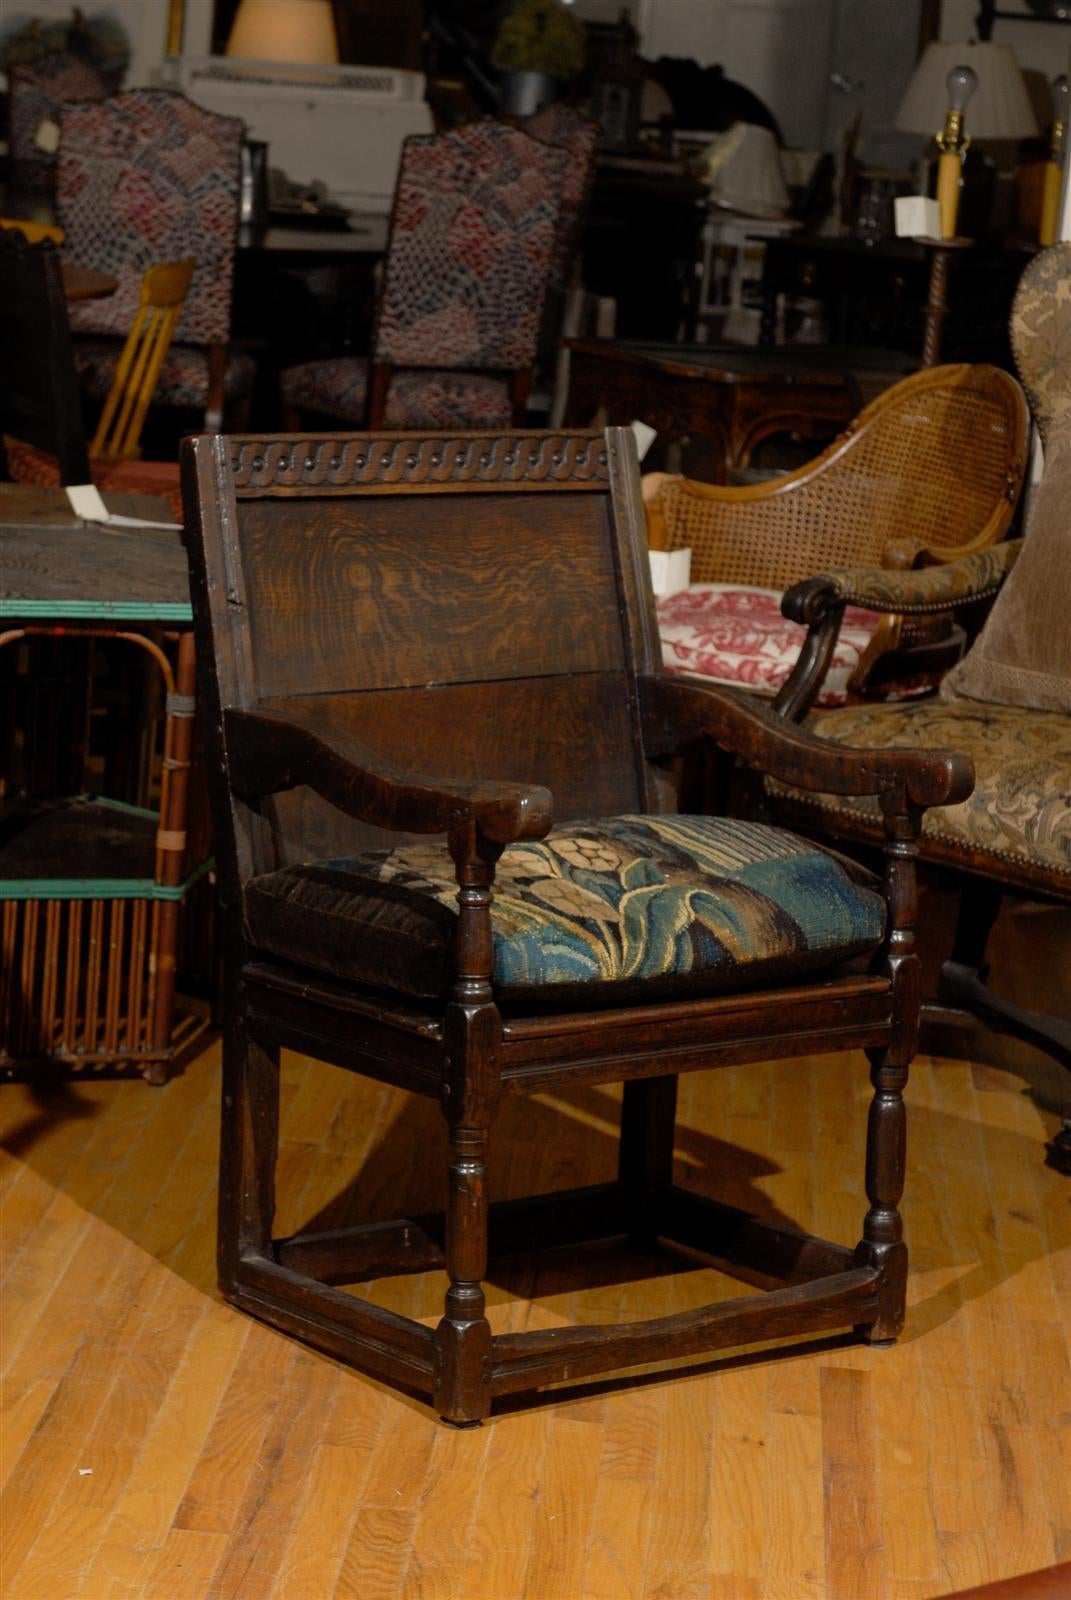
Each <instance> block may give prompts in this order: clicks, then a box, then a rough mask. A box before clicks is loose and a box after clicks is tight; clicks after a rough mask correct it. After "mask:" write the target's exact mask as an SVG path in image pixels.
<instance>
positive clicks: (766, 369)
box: [562, 339, 918, 388]
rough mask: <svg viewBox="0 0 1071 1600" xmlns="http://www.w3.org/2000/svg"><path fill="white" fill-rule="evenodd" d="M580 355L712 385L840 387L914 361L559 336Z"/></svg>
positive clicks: (818, 349) (795, 348)
mask: <svg viewBox="0 0 1071 1600" xmlns="http://www.w3.org/2000/svg"><path fill="white" fill-rule="evenodd" d="M562 343H563V344H564V345H565V346H566V347H567V348H568V349H569V350H572V351H573V352H574V353H576V354H579V355H581V356H595V357H601V358H602V359H603V360H605V361H611V362H614V363H619V364H622V365H627V366H639V367H652V366H654V367H657V368H659V370H660V371H663V372H672V373H676V374H679V375H680V376H682V377H689V378H702V379H705V380H706V381H708V382H710V383H733V384H735V383H743V382H747V383H749V384H755V385H765V384H768V385H770V386H773V387H780V386H783V385H784V384H785V382H786V381H792V380H793V379H796V380H799V379H804V380H805V381H806V382H807V383H813V384H818V385H823V384H828V385H829V386H830V387H831V388H841V387H843V384H844V378H845V374H846V373H852V372H858V371H861V370H865V371H870V370H874V371H886V370H887V371H890V372H893V373H895V374H896V376H898V377H900V376H905V375H906V374H907V373H909V372H913V371H915V369H916V367H917V365H918V363H917V362H915V361H914V360H913V359H912V357H911V356H909V355H904V354H902V353H901V352H899V351H891V350H866V349H862V348H859V349H850V350H849V349H844V350H840V349H836V348H834V347H831V346H824V345H715V344H672V343H668V342H655V341H653V340H647V339H563V340H562Z"/></svg>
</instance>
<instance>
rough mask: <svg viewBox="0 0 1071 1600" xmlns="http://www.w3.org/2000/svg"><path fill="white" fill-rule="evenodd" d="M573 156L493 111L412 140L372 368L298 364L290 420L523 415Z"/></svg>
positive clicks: (422, 421) (339, 361)
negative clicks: (565, 175) (486, 116)
mask: <svg viewBox="0 0 1071 1600" xmlns="http://www.w3.org/2000/svg"><path fill="white" fill-rule="evenodd" d="M567 161H568V157H567V156H566V154H565V152H564V151H562V150H558V149H554V148H553V147H552V146H550V145H548V144H544V143H543V142H542V141H541V140H539V139H534V138H532V137H531V136H530V135H529V134H527V133H523V132H522V131H521V130H520V129H518V128H511V127H509V126H507V125H506V124H505V123H500V122H493V121H491V120H490V119H488V120H487V121H485V122H473V123H469V124H467V125H465V126H464V127H461V128H455V129H454V130H453V131H452V132H450V133H443V134H431V135H423V134H415V135H413V136H412V137H411V138H408V139H407V140H406V141H405V144H404V145H403V147H402V160H401V166H400V168H399V172H398V183H397V187H396V189H395V193H394V207H393V211H392V215H391V229H390V241H389V243H388V245H387V260H386V267H385V270H384V276H383V291H382V294H381V296H380V300H379V305H378V307H377V310H376V319H375V328H374V330H373V337H372V351H373V353H372V361H371V366H370V365H369V363H368V362H367V361H365V360H364V359H362V358H361V357H357V356H339V357H332V358H330V359H327V360H322V361H306V362H303V363H302V364H301V365H300V366H296V367H289V368H288V369H287V370H286V371H285V372H284V373H283V375H282V380H281V390H282V398H283V404H284V407H285V408H286V410H287V416H288V420H289V422H290V423H291V425H292V426H293V427H295V428H296V427H298V426H300V418H301V416H302V415H304V414H305V413H314V414H316V415H320V416H327V417H333V418H337V419H340V420H342V421H345V422H348V423H350V424H352V425H356V426H363V425H365V423H367V425H368V426H369V427H372V428H382V427H386V428H495V427H508V426H509V424H510V422H511V421H512V422H514V423H516V424H519V423H523V421H524V413H525V405H526V402H527V399H528V392H529V388H530V385H531V377H532V365H533V362H534V361H535V357H536V345H537V341H538V339H539V328H540V319H541V316H542V311H543V301H544V297H545V295H546V290H547V284H548V282H549V280H550V276H551V273H552V271H553V268H554V265H555V259H556V255H555V252H556V251H557V249H558V244H559V214H560V207H561V191H562V177H563V173H564V171H565V168H566V165H567Z"/></svg>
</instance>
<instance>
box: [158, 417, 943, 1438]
mask: <svg viewBox="0 0 1071 1600" xmlns="http://www.w3.org/2000/svg"><path fill="white" fill-rule="evenodd" d="M183 450H184V455H183V473H184V484H183V486H184V493H185V498H186V502H187V505H188V507H189V513H190V515H189V518H188V541H189V544H190V548H191V563H192V567H191V570H192V583H193V596H194V607H195V614H196V617H197V622H198V627H199V636H198V637H199V643H198V657H199V662H200V665H201V670H202V673H203V680H202V681H203V689H204V693H205V694H206V696H207V701H206V718H205V720H206V732H207V734H208V736H209V737H210V739H211V740H212V741H213V746H212V752H211V761H210V766H211V770H212V773H213V775H214V777H213V782H214V792H213V799H214V804H215V809H216V823H217V830H218V832H217V840H218V847H219V862H220V872H221V880H220V881H221V904H222V908H223V915H224V917H225V919H226V935H225V941H224V943H225V948H226V950H227V960H228V972H227V978H226V1001H225V1010H226V1024H225V1033H226V1042H225V1045H224V1062H225V1064H224V1072H225V1078H226V1083H225V1088H224V1094H223V1106H224V1112H223V1116H224V1131H223V1141H222V1152H223V1154H222V1171H221V1210H220V1238H219V1265H220V1276H221V1282H222V1284H223V1287H224V1291H225V1293H226V1294H227V1295H228V1297H229V1298H230V1299H231V1300H233V1301H234V1302H235V1303H236V1304H238V1305H240V1306H243V1307H245V1308H246V1309H248V1310H249V1311H251V1312H252V1313H253V1314H254V1315H257V1316H260V1317H263V1318H265V1319H267V1320H268V1321H269V1322H272V1323H274V1324H275V1325H276V1326H278V1327H281V1328H283V1329H285V1330H286V1331H288V1332H290V1333H294V1334H297V1335H298V1336H300V1337H301V1338H303V1339H306V1340H308V1341H309V1342H310V1343H313V1344H316V1345H319V1346H320V1347H321V1348H324V1349H327V1350H330V1351H331V1352H332V1353H333V1354H335V1355H336V1356H341V1357H343V1358H344V1359H347V1360H349V1361H352V1362H353V1363H354V1364H355V1365H357V1366H359V1367H362V1368H364V1369H365V1370H367V1371H369V1372H371V1373H373V1374H375V1375H376V1376H378V1377H380V1378H384V1379H386V1380H387V1381H389V1382H392V1383H396V1384H398V1385H400V1386H402V1387H407V1388H409V1389H416V1390H417V1391H418V1392H420V1393H422V1394H423V1395H425V1396H427V1397H429V1398H430V1399H431V1402H432V1404H433V1405H434V1407H435V1408H436V1410H437V1411H438V1412H439V1414H440V1415H441V1416H443V1417H445V1418H448V1419H449V1420H450V1421H453V1422H459V1423H460V1422H474V1421H478V1420H479V1419H481V1418H482V1417H484V1416H486V1415H487V1413H488V1411H489V1409H490V1407H491V1403H492V1400H493V1399H496V1398H498V1397H501V1396H505V1395H508V1394H510V1393H512V1392H514V1391H526V1390H531V1389H535V1388H538V1387H540V1386H542V1385H543V1384H547V1383H553V1382H556V1381H558V1380H561V1379H563V1378H566V1377H570V1378H577V1377H583V1376H588V1375H591V1374H594V1373H597V1372H608V1371H617V1370H620V1369H622V1368H625V1367H628V1366H632V1365H635V1364H637V1363H640V1362H644V1361H650V1360H661V1359H664V1358H668V1357H673V1356H684V1355H687V1354H691V1353H694V1352H696V1351H699V1350H709V1349H714V1348H718V1347H719V1346H725V1345H728V1344H730V1343H731V1344H741V1343H747V1342H749V1341H754V1340H760V1339H766V1338H769V1337H773V1336H775V1335H793V1336H794V1335H800V1334H803V1333H806V1332H812V1331H817V1330H818V1329H828V1328H833V1327H838V1328H845V1329H847V1328H852V1327H856V1328H859V1329H860V1330H862V1332H863V1334H864V1336H865V1337H867V1338H870V1339H873V1340H878V1341H882V1340H885V1339H888V1338H892V1337H894V1336H895V1334H896V1332H897V1331H898V1329H899V1327H900V1324H901V1321H902V1318H903V1306H904V1280H905V1267H906V1256H905V1253H904V1251H905V1246H904V1244H903V1241H902V1238H901V1226H900V1219H899V1216H898V1213H897V1209H896V1208H897V1202H898V1200H899V1196H900V1190H901V1185H902V1157H903V1150H902V1139H903V1108H902V1103H901V1097H900V1091H901V1089H902V1087H903V1083H904V1081H905V1079H906V1075H907V1064H908V1061H909V1059H910V1056H911V1051H912V1039H913V1030H914V1008H915V999H914V995H915V957H914V956H913V954H912V953H911V945H912V937H913V934H912V926H911V925H912V917H913V909H912V907H913V898H912V854H913V847H912V843H911V839H912V833H913V829H914V827H915V816H916V810H915V808H916V806H922V807H925V806H926V805H929V804H944V803H946V802H950V801H955V800H959V799H962V798H963V797H964V796H965V795H966V793H967V792H968V790H969V787H970V774H969V769H968V767H967V765H966V763H964V762H963V761H961V760H960V758H959V757H957V756H952V755H949V754H948V753H940V752H920V751H901V752H896V753H895V754H890V755H888V756H884V757H882V758H881V759H880V760H878V761H872V760H867V761H865V762H862V763H861V762H859V761H858V760H857V759H856V758H855V757H854V756H853V755H852V754H851V753H850V752H845V751H843V750H840V751H837V752H836V753H835V754H833V755H832V764H831V752H829V751H828V750H827V749H825V748H824V747H823V746H822V745H820V744H819V743H817V742H816V741H812V740H810V739H809V738H808V737H807V736H806V735H805V734H802V733H800V732H799V731H798V730H795V729H792V728H791V727H789V726H788V725H787V724H785V723H783V722H781V721H779V720H778V719H777V718H775V717H773V716H771V715H770V713H769V712H767V711H766V710H764V709H763V708H761V707H751V706H750V705H748V704H746V703H744V702H742V701H741V700H740V699H739V698H738V697H735V696H733V695H730V694H727V693H725V692H723V691H720V690H717V689H713V688H706V687H699V686H694V685H690V684H685V683H683V682H681V681H680V680H675V679H670V678H667V677H666V676H665V675H664V674H663V673H662V672H661V670H660V668H659V666H658V662H657V647H656V642H655V641H656V634H655V620H654V611H653V605H652V599H651V593H650V587H649V576H648V573H647V558H646V550H645V543H644V538H643V525H642V514H641V509H640V498H639V480H638V473H637V468H636V461H635V449H634V445H633V441H632V437H631V434H630V433H629V432H628V431H627V430H625V429H611V430H608V432H607V433H606V434H605V435H601V434H598V433H577V434H567V433H553V432H551V433H527V432H507V433H497V434H489V433H482V434H480V433H478V434H474V435H473V434H468V435H466V434H454V435H450V434H443V433H439V434H432V435H430V436H429V435H419V434H411V433H410V434H404V433H403V434H400V435H391V434H361V435H344V436H342V437H335V438H330V437H328V438H325V437H322V436H321V437H317V438H310V437H309V436H307V435H306V436H304V437H301V436H299V437H298V438H293V437H289V436H280V437H274V438H250V437H244V436H239V437H233V438H221V437H212V436H206V437H201V438H198V439H195V440H192V441H187V442H186V444H185V445H184V447H183ZM703 738H709V739H712V740H714V741H715V742H716V743H718V744H719V745H724V746H725V747H726V748H730V749H733V750H735V751H737V752H738V753H739V754H741V755H742V756H744V757H745V758H746V759H748V760H751V761H754V762H756V763H757V764H758V766H760V767H761V768H763V769H764V770H767V771H772V772H776V773H779V774H780V775H781V776H786V775H788V774H789V773H791V774H794V775H795V778H796V779H797V781H801V782H803V783H812V784H816V785H821V786H823V787H828V786H830V785H832V786H833V787H834V788H837V789H840V790H843V791H846V792H851V793H856V792H867V793H871V792H872V793H880V795H881V796H882V800H883V804H884V806H885V810H886V815H887V816H888V819H889V824H888V825H889V834H888V849H889V860H888V867H887V871H886V874H885V878H884V880H882V879H881V878H880V877H871V876H869V875H867V874H857V873H855V872H854V871H853V870H851V869H846V868H845V867H844V866H843V864H842V863H841V862H840V861H839V860H838V859H837V858H836V857H834V856H833V855H830V854H827V853H826V852H824V851H823V850H821V849H815V848H813V847H811V846H809V845H807V844H805V843H804V842H803V841H802V840H800V839H798V838H796V837H795V836H793V835H791V834H788V833H785V832H783V831H781V830H779V829H775V828H767V827H764V826H755V825H753V824H751V823H748V822H740V821H731V820H726V819H723V818H718V817H708V816H682V815H677V814H674V812H673V811H672V809H671V795H670V792H669V789H668V786H667V782H666V774H665V769H664V765H663V764H664V763H666V762H669V761H671V760H672V758H673V756H674V753H675V752H676V751H678V750H679V749H681V748H682V747H683V746H685V745H687V744H690V743H692V742H693V741H695V740H696V739H703ZM851 1046H861V1047H865V1048H866V1049H867V1050H868V1051H869V1053H870V1060H871V1067H872V1074H873V1082H874V1084H875V1087H876V1096H877V1098H876V1102H875V1107H876V1108H875V1111H874V1113H873V1115H872V1117H871V1121H870V1153H869V1156H868V1163H867V1169H866V1171H867V1177H866V1191H867V1196H868V1200H869V1210H868V1211H867V1214H866V1217H865V1219H864V1221H863V1224H862V1232H861V1238H860V1240H859V1241H858V1242H855V1241H853V1242H852V1243H851V1244H850V1245H848V1246H844V1247H842V1246H837V1245H833V1244H828V1243H826V1242H824V1241H820V1240H816V1239H812V1238H809V1237H807V1236H805V1235H803V1234H796V1233H793V1232H786V1231H785V1230H784V1229H782V1228H780V1227H775V1226H770V1225H769V1224H765V1223H763V1222H761V1221H759V1220H757V1219H751V1218H748V1217H746V1216H745V1214H744V1213H742V1212H740V1211H739V1210H734V1209H733V1208H732V1207H731V1206H728V1205H721V1204H716V1203H714V1202H713V1201H708V1200H701V1199H699V1198H698V1197H697V1196H695V1195H694V1194H690V1193H685V1192H684V1191H682V1190H680V1189H677V1188H675V1187H674V1186H673V1184H672V1182H671V1177H672V1152H673V1124H674V1105H675V1090H676V1076H677V1074H678V1073H679V1072H682V1071H690V1070H693V1069H699V1068H710V1067H714V1066H717V1065H719V1064H721V1063H726V1062H729V1061H737V1062H739V1061H747V1060H760V1059H761V1060H763V1061H766V1060H770V1059H774V1060H776V1059H778V1058H780V1057H788V1056H794V1055H798V1054H800V1052H801V1051H808V1052H812V1053H813V1052H823V1051H827V1050H836V1051H841V1050H843V1049H845V1048H849V1047H851ZM281 1047H289V1048H292V1049H296V1050H299V1051H302V1052H304V1053H306V1054H308V1055H312V1056H315V1057H317V1058H318V1059H319V1060H321V1061H325V1062H329V1063H333V1064H335V1065H337V1066H343V1067H347V1068H349V1069H351V1070H356V1071H359V1072H364V1073H367V1074H369V1075H370V1076H372V1077H373V1078H376V1079H379V1080H381V1081H385V1082H387V1083H391V1084H395V1085H399V1086H404V1087H405V1088H407V1089H409V1090H412V1091H414V1092H416V1093H418V1094H422V1095H426V1096H429V1097H431V1098H433V1099H435V1100H438V1101H439V1103H440V1105H441V1107H442V1110H443V1114H444V1116H445V1119H446V1124H447V1134H448V1149H447V1153H446V1155H445V1158H444V1160H443V1188H444V1191H445V1210H444V1212H443V1213H442V1214H438V1215H434V1216H422V1217H420V1218H419V1219H416V1218H404V1217H401V1218H399V1219H398V1220H397V1221H392V1222H387V1223H378V1224H375V1225H373V1226H368V1225H362V1224H360V1223H356V1222H355V1225H354V1226H352V1227H345V1228H341V1229H339V1230H337V1231H334V1232H323V1231H319V1232H304V1233H298V1234H295V1235H291V1236H290V1237H288V1238H286V1239H281V1238H277V1237H275V1236H274V1228H273V1206H274V1201H273V1183H274V1177H273V1174H274V1170H275V1163H276V1128H277V1118H278V1076H277V1073H278V1059H279V1050H280V1048H281ZM615 1081H624V1082H625V1084H626V1087H625V1103H624V1113H623V1120H622V1140H621V1165H620V1176H619V1178H618V1179H617V1180H615V1181H614V1182H612V1183H609V1184H602V1185H598V1186H596V1187H592V1188H584V1189H580V1190H574V1191H571V1192H569V1193H567V1194H552V1195H549V1196H543V1197H538V1198H532V1199H528V1200H521V1201H512V1202H510V1203H508V1204H506V1205H503V1206H492V1205H491V1203H490V1196H489V1192H488V1177H487V1155H488V1147H489V1140H490V1137H491V1130H492V1124H493V1123H494V1122H495V1118H496V1114H497V1112H498V1110H499V1108H500V1107H501V1106H502V1105H503V1104H504V1102H505V1101H506V1100H508V1099H509V1098H510V1097H513V1096H517V1095H523V1094H531V1093H536V1092H539V1091H562V1090H565V1089H567V1088H568V1086H569V1085H570V1084H581V1083H582V1084H588V1085H591V1084H597V1083H607V1082H615ZM860 1209H861V1210H863V1209H865V1207H864V1205H863V1202H862V1199H861V1200H860ZM618 1234H627V1235H630V1236H631V1237H633V1239H635V1240H646V1241H648V1243H650V1244H653V1243H654V1241H655V1239H656V1238H662V1239H666V1238H668V1239H674V1240H677V1241H679V1242H680V1243H682V1244H684V1245H686V1246H687V1247H688V1248H690V1249H698V1250H699V1251H701V1252H706V1253H708V1254H714V1255H717V1256H718V1257H719V1258H723V1259H724V1258H726V1257H727V1258H729V1260H730V1261H731V1262H733V1263H735V1264H736V1269H737V1270H739V1271H740V1272H742V1273H745V1274H746V1273H749V1272H750V1273H753V1272H755V1271H760V1272H761V1273H762V1274H763V1275H764V1278H763V1281H764V1282H765V1281H770V1280H773V1281H776V1282H778V1284H779V1286H778V1287H776V1288H774V1289H772V1290H771V1291H770V1292H769V1293H767V1294H759V1295H754V1296H751V1297H749V1298H745V1299H732V1300H730V1301H728V1302H724V1303H719V1304H715V1305H707V1306H704V1307H701V1308H699V1309H696V1310H692V1311H689V1312H686V1313H680V1312H678V1313H677V1314H673V1315H667V1316H665V1317H659V1318H656V1319H654V1320H648V1321H641V1322H633V1323H629V1324H627V1325H624V1326H615V1327H606V1326H597V1325H596V1326H581V1327H555V1328H553V1329H550V1330H548V1331H540V1332H527V1333H495V1334H492V1330H491V1326H490V1323H489V1321H488V1318H487V1315H486V1311H485V1297H484V1291H483V1288H482V1279H483V1278H484V1276H485V1273H486V1270H487V1257H488V1246H489V1243H490V1249H491V1253H492V1255H496V1254H503V1255H508V1254H510V1253H516V1252H518V1251H522V1252H527V1251H530V1250H532V1249H533V1248H538V1247H543V1246H547V1247H550V1246H554V1245H558V1246H561V1245H569V1246H571V1247H575V1246H577V1245H578V1244H579V1243H581V1242H582V1241H584V1240H589V1239H591V1240H595V1239H607V1238H612V1237H613V1236H615V1235H618ZM442 1266H445V1269H446V1273H447V1276H448V1279H449V1287H448V1289H447V1292H446V1297H445V1302H444V1310H443V1316H442V1320H441V1321H440V1323H439V1325H438V1327H437V1328H435V1329H432V1328H430V1327H428V1326H426V1325H425V1324H423V1323H421V1322H419V1321H417V1320H414V1319H413V1318H410V1317H406V1316H402V1315H401V1314H399V1313H397V1312H395V1311H388V1310H385V1309H383V1308H382V1307H380V1306H379V1305H375V1304H372V1303H371V1302H369V1301H367V1300H364V1299H359V1298H356V1297H354V1296H352V1295H348V1294H345V1293H343V1292H341V1291H340V1289H339V1288H338V1287H337V1285H339V1284H343V1283H356V1282H360V1281H361V1280H363V1279H366V1278H369V1277H380V1276H383V1275H389V1274H391V1273H395V1272H413V1271H423V1270H426V1269H431V1268H433V1267H442ZM731 1270H732V1269H731ZM751 1281H754V1280H753V1279H752V1280H751Z"/></svg>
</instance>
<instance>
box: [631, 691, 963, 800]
mask: <svg viewBox="0 0 1071 1600" xmlns="http://www.w3.org/2000/svg"><path fill="white" fill-rule="evenodd" d="M639 691H640V713H641V716H642V718H643V732H644V742H645V746H646V750H647V754H648V755H649V756H660V755H673V754H676V753H677V752H678V751H679V750H681V749H682V748H683V747H684V746H685V745H686V744H688V743H689V742H691V741H692V740H694V739H697V738H707V739H713V740H714V742H715V743H716V744H718V745H720V746H721V747H722V749H724V750H729V751H731V752H732V753H733V754H735V755H738V756H740V757H741V758H742V759H743V760H744V761H746V762H747V763H748V765H749V766H753V767H756V768H757V769H758V770H759V771H761V772H764V773H767V774H768V775H769V776H770V777H772V778H777V779H779V780H780V781H781V782H782V783H788V784H791V785H792V786H793V787H794V788H797V789H814V790H818V791H819V792H821V793H827V794H829V793H831V794H845V795H868V794H873V795H882V794H885V793H888V792H890V791H895V790H897V789H900V788H902V789H903V791H904V793H905V795H906V798H907V799H908V800H909V801H910V802H911V803H912V804H913V805H915V806H919V807H926V806H948V805H957V804H958V803H959V802H960V801H962V800H966V798H967V796H968V795H969V794H970V792H971V790H972V789H973V788H974V767H973V764H972V762H971V761H970V759H969V758H968V757H967V756H964V755H960V754H959V753H958V752H957V751H954V750H906V749H905V750H856V749H853V748H851V747H850V746H846V745H839V744H833V743H832V741H831V740H828V739H816V738H815V737H814V735H813V734H811V733H807V732H806V731H805V730H804V729H802V728H798V727H796V726H795V725H794V724H792V723H790V722H786V721H785V720H784V719H783V718H782V717H780V716H778V715H777V714H776V713H775V712H773V711H770V710H768V709H767V708H766V707H765V706H764V705H762V704H761V703H760V702H758V701H755V700H753V699H750V698H748V697H746V696H744V695H741V694H738V693H736V692H735V691H733V690H731V689H719V688H717V687H715V686H714V685H712V684H710V685H708V684H696V683H686V682H684V681H683V680H681V679H679V678H670V677H662V676H657V675H651V676H646V677H641V678H640V679H639Z"/></svg>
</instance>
